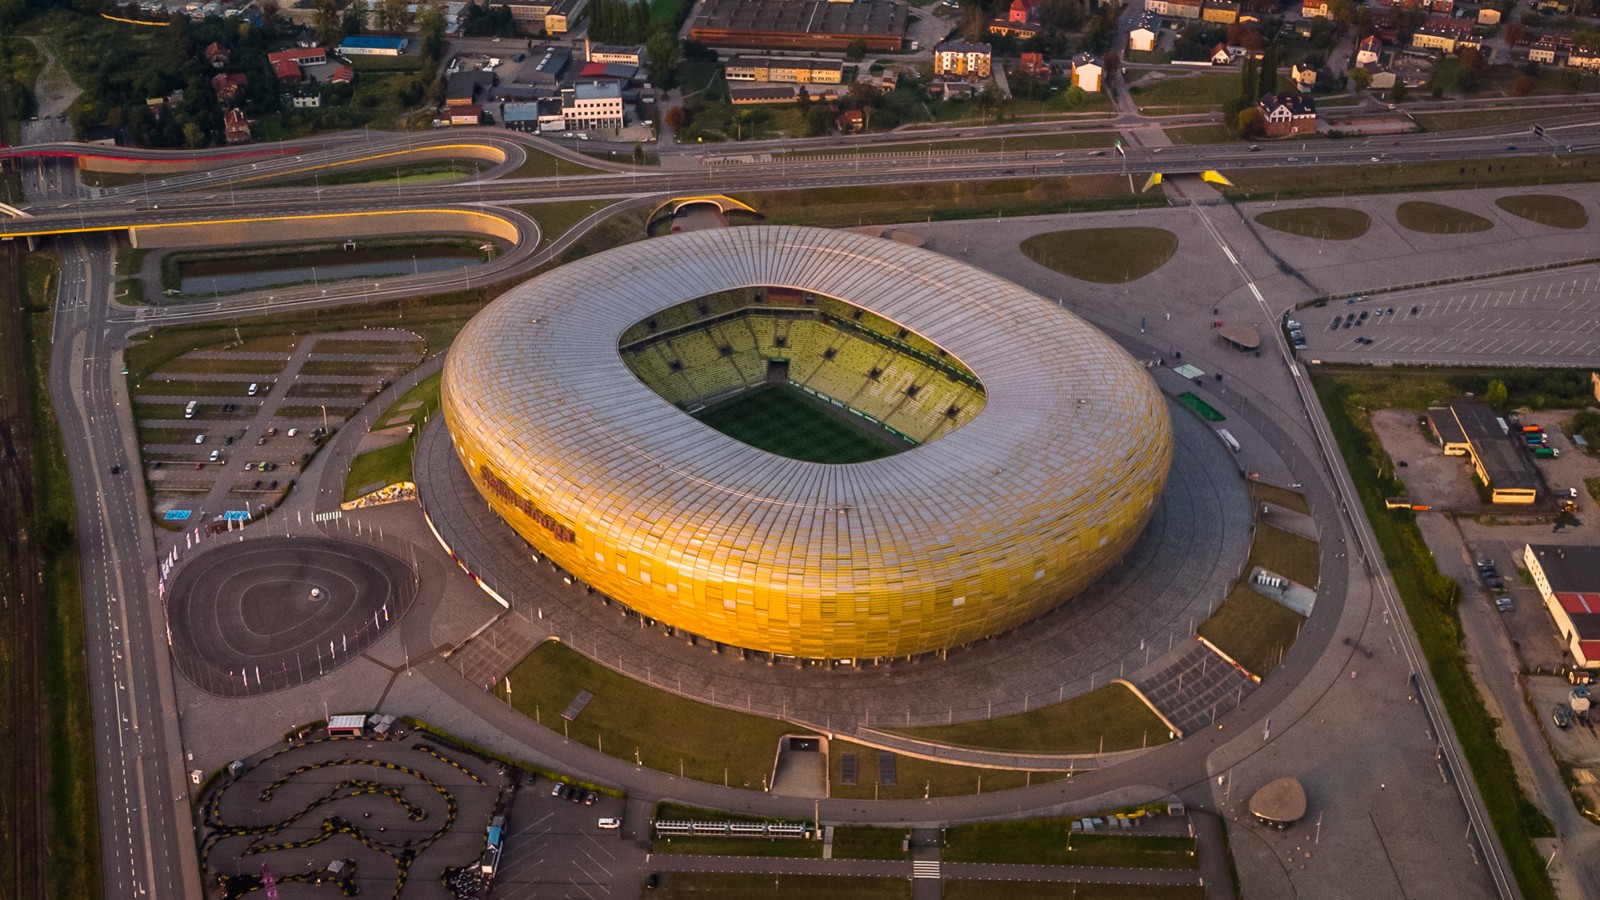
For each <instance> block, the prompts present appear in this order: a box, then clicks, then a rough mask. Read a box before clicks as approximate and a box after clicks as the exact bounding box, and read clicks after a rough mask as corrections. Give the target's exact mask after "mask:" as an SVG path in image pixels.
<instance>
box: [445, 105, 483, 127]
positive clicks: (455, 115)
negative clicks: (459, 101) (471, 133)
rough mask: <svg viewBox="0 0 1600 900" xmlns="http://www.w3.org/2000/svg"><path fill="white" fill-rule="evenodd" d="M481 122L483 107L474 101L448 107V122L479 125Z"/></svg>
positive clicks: (456, 124)
mask: <svg viewBox="0 0 1600 900" xmlns="http://www.w3.org/2000/svg"><path fill="white" fill-rule="evenodd" d="M482 123H483V107H481V106H479V105H478V104H476V103H473V104H469V105H467V106H453V107H451V108H450V124H451V125H452V126H458V125H480V124H482Z"/></svg>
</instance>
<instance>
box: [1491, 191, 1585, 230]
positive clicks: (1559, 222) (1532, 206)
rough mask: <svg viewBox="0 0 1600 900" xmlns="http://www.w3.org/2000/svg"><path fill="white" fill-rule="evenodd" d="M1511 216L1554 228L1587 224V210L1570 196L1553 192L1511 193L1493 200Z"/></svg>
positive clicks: (1580, 226) (1578, 226)
mask: <svg viewBox="0 0 1600 900" xmlns="http://www.w3.org/2000/svg"><path fill="white" fill-rule="evenodd" d="M1494 205H1495V206H1498V207H1500V208H1501V209H1503V210H1505V211H1506V212H1508V213H1511V214H1512V215H1513V216H1519V217H1521V218H1524V219H1527V220H1528V221H1530V222H1538V223H1539V224H1541V225H1553V226H1555V227H1556V228H1582V227H1583V226H1585V225H1587V224H1589V212H1588V210H1585V209H1584V208H1583V204H1582V203H1579V202H1578V201H1576V200H1574V199H1572V198H1571V197H1561V196H1557V195H1555V194H1512V195H1511V196H1509V197H1501V198H1500V199H1499V200H1496V201H1495V202H1494Z"/></svg>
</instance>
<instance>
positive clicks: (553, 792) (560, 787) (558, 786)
mask: <svg viewBox="0 0 1600 900" xmlns="http://www.w3.org/2000/svg"><path fill="white" fill-rule="evenodd" d="M566 790H567V786H566V785H564V784H562V783H561V782H559V781H558V782H556V783H555V784H552V785H550V796H552V797H559V796H561V795H562V794H563V793H565V792H566Z"/></svg>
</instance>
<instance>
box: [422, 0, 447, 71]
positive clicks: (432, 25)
mask: <svg viewBox="0 0 1600 900" xmlns="http://www.w3.org/2000/svg"><path fill="white" fill-rule="evenodd" d="M417 30H418V31H419V32H421V35H422V55H423V56H424V57H426V58H428V59H431V60H433V61H435V62H437V61H438V60H439V58H440V57H441V56H443V55H444V10H443V9H441V8H439V7H437V6H434V5H433V4H431V3H430V4H429V5H427V6H425V7H423V8H422V12H421V13H419V14H418V15H417ZM425 68H429V69H431V68H433V67H432V66H426V67H425Z"/></svg>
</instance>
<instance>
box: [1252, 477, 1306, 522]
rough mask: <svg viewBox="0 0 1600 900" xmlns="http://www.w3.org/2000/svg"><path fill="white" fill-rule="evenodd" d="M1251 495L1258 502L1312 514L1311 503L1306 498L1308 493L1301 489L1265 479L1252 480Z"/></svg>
mask: <svg viewBox="0 0 1600 900" xmlns="http://www.w3.org/2000/svg"><path fill="white" fill-rule="evenodd" d="M1250 495H1251V497H1252V498H1253V499H1254V500H1255V501H1256V503H1258V504H1259V503H1272V504H1275V505H1277V506H1281V507H1283V508H1284V509H1287V510H1289V511H1291V512H1297V513H1301V514H1303V515H1307V516H1309V515H1311V504H1310V503H1309V502H1308V501H1307V500H1306V495H1305V494H1302V493H1300V492H1299V491H1296V490H1292V489H1290V488H1286V487H1279V486H1278V485H1275V484H1268V483H1266V482H1265V481H1252V482H1251V483H1250Z"/></svg>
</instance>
